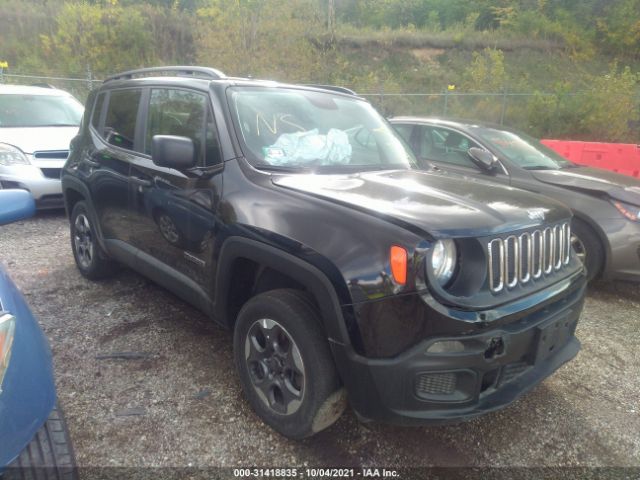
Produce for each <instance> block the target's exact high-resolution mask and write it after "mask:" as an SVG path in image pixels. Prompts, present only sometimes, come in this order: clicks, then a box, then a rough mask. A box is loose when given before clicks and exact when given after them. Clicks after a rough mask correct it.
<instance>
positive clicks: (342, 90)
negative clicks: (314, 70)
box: [304, 83, 357, 95]
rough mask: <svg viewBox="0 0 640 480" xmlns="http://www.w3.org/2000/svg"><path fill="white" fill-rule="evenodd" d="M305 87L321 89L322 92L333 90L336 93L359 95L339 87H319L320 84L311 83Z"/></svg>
mask: <svg viewBox="0 0 640 480" xmlns="http://www.w3.org/2000/svg"><path fill="white" fill-rule="evenodd" d="M304 86H305V87H313V88H320V89H322V90H331V91H334V92H340V93H346V94H347V95H357V93H356V92H354V91H353V90H351V89H350V88H347V87H340V86H338V85H318V84H313V83H309V84H305V85H304Z"/></svg>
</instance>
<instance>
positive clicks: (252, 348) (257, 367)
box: [244, 319, 305, 415]
mask: <svg viewBox="0 0 640 480" xmlns="http://www.w3.org/2000/svg"><path fill="white" fill-rule="evenodd" d="M244 354H245V361H246V363H247V369H248V372H249V377H250V378H251V383H252V385H253V388H254V389H255V391H256V393H257V394H258V397H260V399H261V400H262V402H263V403H264V404H265V405H266V406H267V407H268V408H269V409H270V410H272V411H273V412H275V413H277V414H280V415H291V414H293V413H295V412H296V411H297V410H298V409H299V408H300V405H301V404H302V399H303V396H304V388H305V369H304V363H303V361H302V356H301V355H300V350H299V349H298V346H297V345H296V343H295V341H294V340H293V338H292V337H291V335H290V334H289V332H287V330H286V329H285V328H284V327H283V326H282V325H280V324H279V323H278V322H277V321H275V320H271V319H261V320H258V321H256V322H254V324H253V325H251V328H249V330H248V332H247V335H246V338H245V347H244Z"/></svg>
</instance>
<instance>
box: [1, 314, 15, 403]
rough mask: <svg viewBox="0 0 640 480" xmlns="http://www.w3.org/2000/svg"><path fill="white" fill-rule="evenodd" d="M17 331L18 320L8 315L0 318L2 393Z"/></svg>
mask: <svg viewBox="0 0 640 480" xmlns="http://www.w3.org/2000/svg"><path fill="white" fill-rule="evenodd" d="M15 329H16V319H15V318H14V317H13V316H12V315H9V314H8V313H5V314H2V315H1V316H0V392H2V381H3V380H4V374H5V373H7V368H8V367H9V359H10V357H11V347H12V345H13V333H14V331H15Z"/></svg>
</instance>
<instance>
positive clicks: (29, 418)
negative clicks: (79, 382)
mask: <svg viewBox="0 0 640 480" xmlns="http://www.w3.org/2000/svg"><path fill="white" fill-rule="evenodd" d="M0 301H1V302H2V309H3V310H5V311H7V312H10V313H11V314H12V315H13V316H14V317H15V318H16V329H15V336H14V340H13V349H12V353H11V359H10V362H9V367H8V369H7V373H6V376H5V378H4V381H3V383H2V392H0V471H1V470H2V468H3V467H5V466H6V465H8V464H9V463H10V462H11V461H13V459H14V458H16V457H17V456H18V455H19V454H20V452H21V451H22V450H23V449H24V448H25V447H26V446H27V445H28V444H29V442H30V441H31V439H32V438H33V436H34V435H35V434H36V432H37V431H38V430H39V429H40V427H42V425H43V424H44V423H45V421H46V420H47V418H48V417H49V414H50V413H51V411H52V410H53V408H54V405H55V401H56V391H55V384H54V380H53V368H52V362H51V351H50V350H49V344H48V343H47V339H46V337H45V336H44V334H43V332H42V330H41V329H40V326H39V325H38V322H37V321H36V319H35V318H34V317H33V315H32V313H31V311H30V310H29V307H28V306H27V304H26V303H25V301H24V299H23V298H22V295H21V294H20V293H19V292H18V289H17V288H16V287H15V285H14V284H13V282H12V281H11V280H10V279H9V277H8V276H7V274H6V273H5V272H4V271H3V270H2V269H1V268H0Z"/></svg>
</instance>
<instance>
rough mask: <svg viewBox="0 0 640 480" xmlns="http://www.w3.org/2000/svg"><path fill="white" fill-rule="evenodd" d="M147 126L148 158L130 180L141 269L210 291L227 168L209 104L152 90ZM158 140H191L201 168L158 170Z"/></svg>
mask: <svg viewBox="0 0 640 480" xmlns="http://www.w3.org/2000/svg"><path fill="white" fill-rule="evenodd" d="M145 125H146V126H145V132H144V155H141V156H138V157H137V158H136V159H135V160H134V161H133V162H132V165H131V174H130V178H129V188H130V199H131V214H132V218H133V221H134V223H135V228H134V230H133V232H132V243H133V245H134V246H135V247H136V248H137V249H138V250H139V254H138V258H139V262H140V263H141V264H142V265H143V268H144V266H145V265H146V266H148V264H149V262H151V263H154V264H155V268H162V269H164V271H167V268H168V269H170V270H171V271H174V272H176V273H178V274H181V275H184V276H186V277H188V278H189V279H190V281H192V282H195V283H196V284H197V285H198V286H199V287H200V288H201V289H203V290H204V291H210V285H211V281H212V275H213V272H214V271H215V268H214V265H212V262H213V240H214V238H215V235H216V231H217V226H218V225H217V215H216V212H217V208H218V202H219V200H220V193H221V191H222V165H223V163H222V159H221V154H220V147H219V142H218V136H217V130H216V126H215V124H214V121H213V115H212V110H211V105H210V101H209V98H208V96H207V95H205V94H203V93H200V92H197V91H192V90H186V89H185V90H183V89H171V88H153V89H151V91H150V92H149V95H148V108H147V110H146V122H145ZM155 135H176V136H181V137H188V138H190V139H192V140H193V142H194V146H195V150H196V156H197V159H196V161H197V167H196V168H195V169H193V170H192V171H178V170H174V169H171V168H164V167H159V166H157V165H155V164H154V163H153V161H152V158H151V154H152V141H153V137H154V136H155ZM169 275H171V274H170V273H169ZM182 280H183V281H184V277H182Z"/></svg>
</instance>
